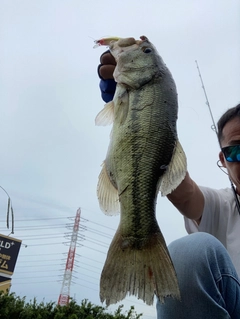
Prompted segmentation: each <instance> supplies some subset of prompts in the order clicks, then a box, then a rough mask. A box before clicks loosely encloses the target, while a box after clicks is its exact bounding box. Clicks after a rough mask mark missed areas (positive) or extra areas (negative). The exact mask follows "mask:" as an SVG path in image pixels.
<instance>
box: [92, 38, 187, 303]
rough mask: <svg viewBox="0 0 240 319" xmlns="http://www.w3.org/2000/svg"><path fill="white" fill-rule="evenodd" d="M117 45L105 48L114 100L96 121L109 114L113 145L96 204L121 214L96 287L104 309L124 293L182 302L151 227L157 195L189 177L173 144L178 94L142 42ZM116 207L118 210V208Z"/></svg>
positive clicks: (146, 42)
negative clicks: (111, 59)
mask: <svg viewBox="0 0 240 319" xmlns="http://www.w3.org/2000/svg"><path fill="white" fill-rule="evenodd" d="M140 39H141V40H134V39H133V38H125V39H119V40H117V41H113V42H111V43H110V45H109V48H110V51H111V53H112V54H113V56H114V57H115V59H116V62H117V65H116V69H115V71H114V78H115V80H116V82H117V88H116V92H115V95H114V99H113V101H111V102H109V103H107V104H106V105H105V107H104V109H103V110H102V111H101V112H100V113H99V114H98V115H97V117H96V124H100V125H101V123H106V122H108V121H106V117H109V113H110V112H112V115H111V116H110V118H113V127H112V131H111V136H110V144H109V147H108V151H107V156H106V159H105V161H104V164H103V167H102V171H101V173H100V175H99V182H98V188H97V193H98V198H99V203H100V207H101V208H102V210H103V211H104V212H105V213H106V214H113V213H115V211H116V210H118V209H119V211H120V216H121V217H120V223H119V227H118V229H117V231H116V234H115V236H114V238H113V240H112V243H111V245H110V247H109V250H108V254H107V259H106V261H105V265H104V267H103V270H102V274H101V280H100V299H101V301H102V302H103V301H105V302H106V304H107V305H109V304H112V303H116V302H118V301H120V300H122V299H123V298H125V296H126V295H127V294H130V295H131V294H132V295H136V296H137V297H138V298H140V299H142V300H143V301H144V302H146V303H147V304H149V305H151V304H152V303H153V299H154V294H156V295H157V297H158V298H159V299H160V301H162V302H164V298H165V297H166V296H172V297H174V298H180V293H179V289H178V283H177V278H176V273H175V270H174V266H173V264H172V261H171V258H170V256H169V253H168V250H167V246H166V243H165V240H164V237H163V235H162V233H161V230H160V227H159V225H158V223H157V220H156V202H157V196H158V192H159V189H160V190H161V192H162V194H164V195H166V194H168V193H170V192H171V191H172V190H173V189H174V188H176V187H177V186H178V185H179V184H180V182H181V181H182V180H183V178H184V176H185V174H186V158H185V154H184V152H183V150H182V148H181V145H180V143H179V141H178V137H177V129H176V121H177V110H178V103H177V92H176V87H175V83H174V80H173V78H172V76H171V73H170V71H169V70H168V69H167V67H166V65H165V64H164V62H163V61H162V59H161V57H160V56H159V54H158V53H157V51H156V49H155V47H154V46H153V45H152V44H151V43H150V42H149V40H148V39H147V38H146V37H144V36H143V37H140ZM117 203H118V204H119V207H118V204H117Z"/></svg>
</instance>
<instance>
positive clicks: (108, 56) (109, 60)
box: [100, 51, 116, 65]
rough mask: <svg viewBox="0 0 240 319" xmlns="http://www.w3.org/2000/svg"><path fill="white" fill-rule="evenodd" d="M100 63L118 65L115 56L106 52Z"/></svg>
mask: <svg viewBox="0 0 240 319" xmlns="http://www.w3.org/2000/svg"><path fill="white" fill-rule="evenodd" d="M100 62H101V64H112V65H116V61H115V59H114V57H113V55H112V54H111V53H110V52H109V51H106V52H104V53H103V54H102V55H101V57H100Z"/></svg>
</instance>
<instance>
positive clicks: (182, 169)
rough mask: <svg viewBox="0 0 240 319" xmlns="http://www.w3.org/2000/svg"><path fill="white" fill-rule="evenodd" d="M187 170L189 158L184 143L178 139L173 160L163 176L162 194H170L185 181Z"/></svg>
mask: <svg viewBox="0 0 240 319" xmlns="http://www.w3.org/2000/svg"><path fill="white" fill-rule="evenodd" d="M186 172H187V158H186V155H185V153H184V150H183V148H182V145H181V144H180V142H179V141H178V140H177V142H176V146H175V148H174V152H173V156H172V159H171V162H170V163H169V165H168V167H167V169H166V172H165V173H164V174H163V176H162V177H161V181H160V188H159V190H160V192H161V194H162V196H166V195H168V194H170V193H171V192H172V191H173V190H174V189H176V188H177V187H178V185H179V184H180V183H181V182H182V181H183V179H184V177H185V175H186Z"/></svg>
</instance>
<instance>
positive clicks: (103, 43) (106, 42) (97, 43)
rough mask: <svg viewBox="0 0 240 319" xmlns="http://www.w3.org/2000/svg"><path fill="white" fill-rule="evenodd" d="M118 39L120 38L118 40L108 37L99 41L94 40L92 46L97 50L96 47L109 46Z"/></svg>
mask: <svg viewBox="0 0 240 319" xmlns="http://www.w3.org/2000/svg"><path fill="white" fill-rule="evenodd" d="M119 39H121V38H119V37H109V38H102V39H99V40H95V41H94V43H95V45H94V47H93V48H94V49H95V48H97V47H100V46H101V45H107V46H108V45H109V44H110V42H112V41H118V40H119Z"/></svg>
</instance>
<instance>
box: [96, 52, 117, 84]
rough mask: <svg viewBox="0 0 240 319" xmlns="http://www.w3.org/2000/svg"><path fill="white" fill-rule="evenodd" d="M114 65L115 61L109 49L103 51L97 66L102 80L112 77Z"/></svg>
mask: <svg viewBox="0 0 240 319" xmlns="http://www.w3.org/2000/svg"><path fill="white" fill-rule="evenodd" d="M115 67H116V61H115V59H114V57H113V55H112V54H111V52H110V51H106V52H104V53H103V54H102V55H101V57H100V64H99V66H98V74H99V77H100V78H101V79H103V80H109V79H114V77H113V72H114V70H115Z"/></svg>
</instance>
